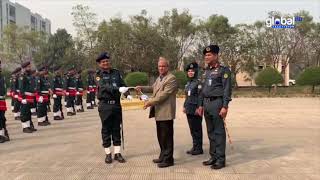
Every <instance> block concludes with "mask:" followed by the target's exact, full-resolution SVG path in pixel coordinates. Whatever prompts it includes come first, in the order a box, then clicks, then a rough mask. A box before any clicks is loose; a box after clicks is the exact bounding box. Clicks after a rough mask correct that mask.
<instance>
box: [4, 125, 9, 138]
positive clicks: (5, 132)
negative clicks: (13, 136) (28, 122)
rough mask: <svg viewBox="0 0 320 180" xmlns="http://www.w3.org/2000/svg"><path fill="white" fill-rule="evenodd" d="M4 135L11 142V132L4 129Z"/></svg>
mask: <svg viewBox="0 0 320 180" xmlns="http://www.w3.org/2000/svg"><path fill="white" fill-rule="evenodd" d="M4 135H5V136H6V137H7V141H10V137H9V132H8V130H7V128H4Z"/></svg>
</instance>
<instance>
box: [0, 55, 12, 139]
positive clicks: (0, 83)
mask: <svg viewBox="0 0 320 180" xmlns="http://www.w3.org/2000/svg"><path fill="white" fill-rule="evenodd" d="M6 94H7V86H6V80H5V78H4V76H2V66H1V61H0V143H4V142H6V141H9V140H10V138H9V133H8V130H7V126H6V121H7V119H6V117H5V113H6V111H7V104H6V97H5V96H6Z"/></svg>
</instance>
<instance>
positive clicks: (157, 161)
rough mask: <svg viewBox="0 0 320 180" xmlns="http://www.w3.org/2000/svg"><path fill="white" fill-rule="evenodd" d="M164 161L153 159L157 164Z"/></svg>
mask: <svg viewBox="0 0 320 180" xmlns="http://www.w3.org/2000/svg"><path fill="white" fill-rule="evenodd" d="M162 161H163V160H162V159H154V160H152V162H153V163H156V164H158V163H161V162H162Z"/></svg>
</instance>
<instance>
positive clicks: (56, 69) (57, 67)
mask: <svg viewBox="0 0 320 180" xmlns="http://www.w3.org/2000/svg"><path fill="white" fill-rule="evenodd" d="M60 69H61V66H56V67H54V68H53V71H59V70H60Z"/></svg>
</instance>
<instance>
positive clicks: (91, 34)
mask: <svg viewBox="0 0 320 180" xmlns="http://www.w3.org/2000/svg"><path fill="white" fill-rule="evenodd" d="M71 15H72V16H73V26H74V27H75V28H76V31H77V35H78V36H77V38H76V40H77V41H78V42H81V43H83V46H82V48H83V49H79V50H80V51H83V52H85V54H86V56H87V58H88V60H89V59H90V57H92V55H93V49H94V47H95V42H96V28H97V19H96V16H97V15H96V14H95V13H93V12H91V11H90V8H89V6H83V5H76V6H74V7H72V13H71Z"/></svg>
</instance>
